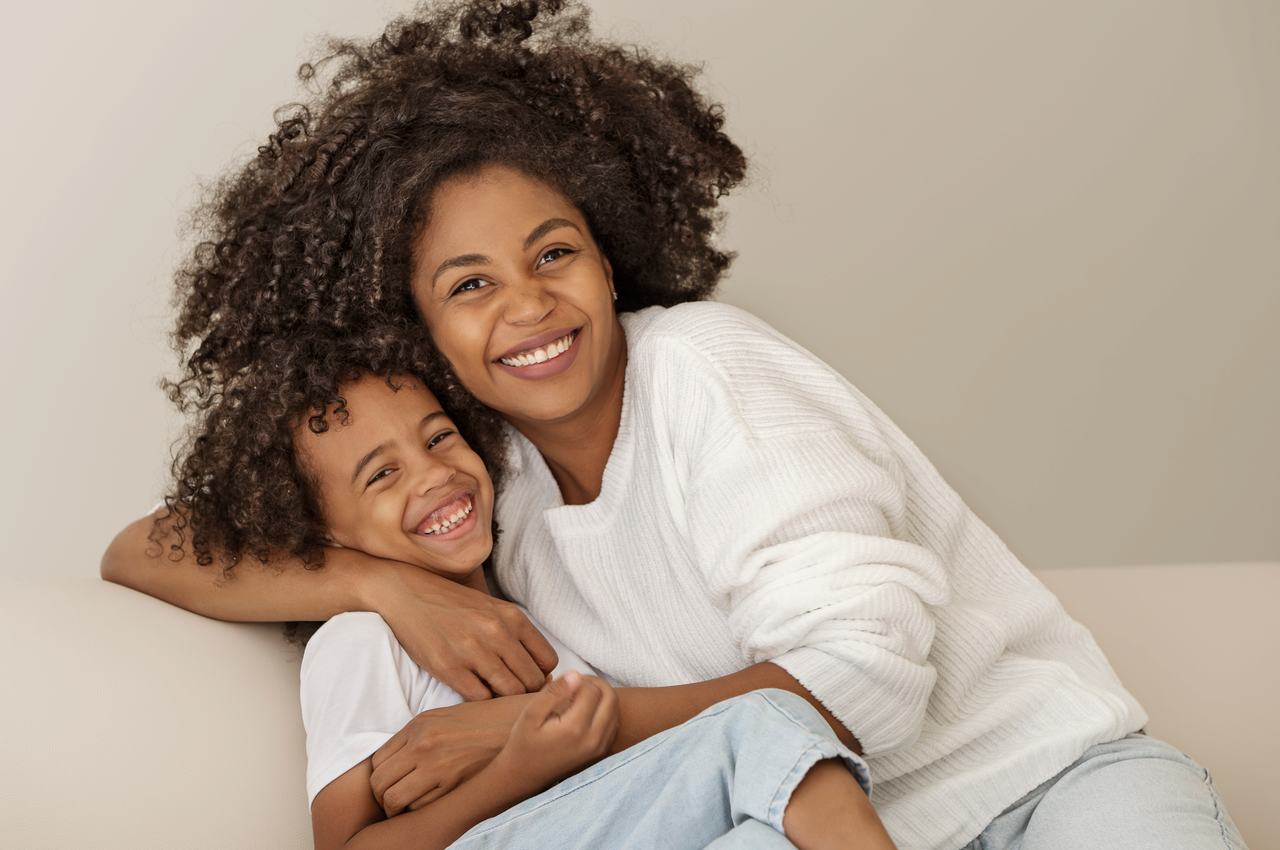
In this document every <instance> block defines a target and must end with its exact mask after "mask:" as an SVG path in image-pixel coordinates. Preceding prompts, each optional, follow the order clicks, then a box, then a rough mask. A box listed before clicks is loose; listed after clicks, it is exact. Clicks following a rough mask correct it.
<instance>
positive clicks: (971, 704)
mask: <svg viewBox="0 0 1280 850" xmlns="http://www.w3.org/2000/svg"><path fill="white" fill-rule="evenodd" d="M622 323H623V327H624V329H625V331H626V337H627V351H628V357H629V360H628V364H627V370H626V385H625V393H624V397H623V407H622V422H621V426H620V428H619V431H618V438H617V442H616V443H615V445H614V448H613V452H612V454H611V455H610V457H609V462H608V465H607V466H606V468H605V471H604V481H603V485H602V488H601V492H600V496H599V498H597V499H596V500H595V501H594V502H591V503H590V504H586V505H565V504H564V503H563V501H562V499H561V497H560V493H559V490H558V488H557V486H556V483H555V480H554V479H553V478H552V476H551V473H550V471H549V470H548V469H547V466H546V464H545V462H544V461H543V460H542V458H541V456H540V455H539V454H538V453H537V451H536V450H535V449H534V448H533V446H532V445H531V444H530V443H529V442H528V441H527V440H525V439H524V438H523V437H521V436H520V435H519V434H517V433H516V432H515V431H514V430H512V431H511V450H510V453H509V464H510V466H509V473H508V475H509V477H508V479H507V483H506V485H505V487H504V489H503V492H502V494H501V495H500V497H499V499H498V503H497V511H498V519H499V523H500V525H501V527H502V528H503V535H502V537H501V540H500V545H499V548H498V551H497V557H496V565H497V577H498V580H499V582H500V583H501V585H502V587H503V589H504V590H505V591H506V593H507V594H508V595H510V596H511V597H512V598H513V599H515V600H517V601H519V602H521V603H523V604H525V605H526V606H528V608H529V609H530V610H531V611H532V612H533V614H534V615H535V616H536V617H537V618H538V619H540V620H541V621H542V622H543V623H545V624H546V627H547V628H548V629H550V630H551V631H552V632H553V633H554V634H555V635H556V636H558V637H559V638H560V639H562V640H563V641H564V642H565V643H567V644H568V645H569V646H571V647H573V648H574V649H575V650H577V651H578V653H579V654H580V655H582V657H583V658H584V659H586V661H587V662H588V663H590V664H591V665H592V666H594V667H595V668H596V669H598V670H600V671H602V673H603V674H604V675H606V676H607V677H608V678H609V679H610V680H611V681H613V682H614V683H615V684H618V685H623V686H656V685H674V684H682V683H687V682H693V681H700V680H705V679H711V678H715V677H718V676H723V675H727V674H729V673H732V672H734V671H737V670H740V669H742V668H743V667H745V666H747V665H749V664H752V663H756V662H760V661H768V660H772V661H774V662H775V663H777V664H779V665H781V666H782V667H783V668H784V669H786V670H787V671H788V672H790V673H791V675H793V676H795V678H796V679H798V680H799V681H800V682H801V683H802V684H803V685H804V686H805V687H806V688H808V689H809V690H810V691H811V692H812V693H813V694H814V695H815V696H817V698H818V699H819V700H821V701H822V703H823V704H824V705H826V706H827V708H828V709H830V710H831V711H832V712H833V713H834V714H835V715H836V716H837V717H838V718H840V720H841V721H843V722H844V724H845V725H846V726H848V728H849V729H850V730H851V731H853V733H854V734H855V735H857V737H858V739H859V740H860V741H861V742H862V745H863V747H864V749H865V751H866V753H867V756H868V760H869V763H870V765H871V771H872V781H873V782H874V783H875V790H874V795H873V798H872V799H873V802H874V803H875V805H876V808H877V809H878V811H879V812H880V815H881V817H882V818H883V819H884V821H885V824H886V826H887V827H888V829H889V832H890V834H891V835H892V836H893V838H894V840H895V841H896V842H897V844H898V846H899V847H900V848H901V850H926V848H928V850H948V848H958V847H960V846H962V845H963V844H965V843H967V842H969V841H971V840H972V839H973V838H974V837H976V836H977V835H978V833H980V832H981V831H982V829H983V828H984V827H985V826H986V825H987V824H988V823H989V822H990V821H991V820H992V818H994V817H995V816H996V815H997V814H999V813H1000V812H1001V811H1002V810H1004V809H1005V808H1006V807H1008V806H1009V805H1010V804H1011V803H1013V802H1014V801H1015V800H1017V799H1018V798H1019V797H1021V796H1022V795H1023V794H1025V793H1026V792H1027V791H1029V790H1031V789H1032V788H1034V787H1035V786H1036V785H1038V784H1039V783H1041V782H1042V781H1044V780H1045V779H1047V778H1049V777H1050V776H1052V775H1053V774H1055V773H1057V772H1058V771H1059V770H1061V769H1062V768H1064V767H1066V766H1067V765H1068V764H1070V763H1071V762H1073V761H1074V760H1075V759H1076V758H1078V757H1079V756H1080V754H1081V753H1083V752H1084V750H1085V749H1087V748H1088V747H1090V746H1091V745H1093V744H1096V743H1100V742H1103V741H1110V740H1113V739H1115V738H1119V737H1121V736H1123V735H1124V734H1125V733H1127V732H1131V731H1133V730H1135V729H1138V728H1139V727H1141V726H1142V725H1143V724H1144V723H1145V722H1146V714H1145V712H1144V711H1143V709H1142V707H1141V706H1140V705H1138V703H1137V701H1136V700H1134V698H1133V697H1132V696H1131V695H1130V694H1129V693H1128V692H1126V691H1125V689H1124V688H1123V687H1122V686H1121V684H1120V682H1119V681H1118V680H1117V679H1116V676H1115V674H1114V672H1113V671H1112V670H1111V667H1110V665H1109V664H1108V663H1107V660H1106V658H1105V657H1104V656H1103V654H1102V652H1101V651H1100V650H1099V649H1098V646H1097V644H1096V643H1095V642H1094V641H1093V638H1092V637H1091V636H1090V634H1089V632H1088V631H1087V630H1086V629H1085V628H1084V627H1083V626H1081V625H1080V624H1079V623H1077V622H1075V621H1074V620H1072V619H1071V618H1070V617H1069V616H1068V615H1067V614H1066V612H1065V611H1064V610H1063V608H1062V606H1061V604H1060V603H1059V602H1058V600H1057V598H1056V597H1055V596H1054V595H1053V594H1052V593H1050V592H1049V591H1048V590H1047V589H1046V588H1045V587H1044V585H1042V584H1041V583H1040V582H1039V581H1038V580H1037V579H1036V578H1035V577H1034V576H1033V575H1032V574H1031V573H1030V572H1028V571H1027V569H1026V568H1025V567H1024V566H1023V565H1022V564H1021V563H1020V562H1019V561H1018V559H1017V558H1016V557H1015V556H1014V555H1013V553H1012V552H1010V551H1009V549H1008V548H1007V547H1006V546H1005V545H1004V543H1003V542H1002V541H1001V540H1000V539H999V538H998V537H997V536H996V534H995V533H994V532H993V531H991V529H990V528H988V527H987V525H986V524H984V523H983V522H982V521H981V520H980V519H979V518H978V517H977V516H975V515H974V513H973V511H971V510H970V509H969V508H968V507H967V506H966V505H965V504H964V502H963V501H962V500H961V499H960V497H959V496H958V495H957V494H956V493H955V491H954V490H952V489H951V487H950V486H948V485H947V483H946V482H945V481H944V480H943V479H942V476H941V475H939V473H938V471H937V470H936V469H935V468H934V466H933V465H932V464H931V463H930V462H929V461H928V459H927V458H925V456H924V455H923V454H922V453H921V452H920V450H919V449H918V448H916V446H915V444H914V443H912V442H911V440H910V439H908V438H907V437H906V435H904V434H903V433H902V431H900V430H899V429H898V427H897V426H896V425H894V424H893V422H891V421H890V420H889V418H888V417H887V416H885V414H884V413H883V412H881V410H880V409H879V408H878V407H876V405H875V404H873V403H872V402H871V401H870V400H869V399H868V398H867V397H866V396H864V395H863V394H862V393H861V392H860V391H859V390H858V389H857V388H856V387H854V386H852V385H851V384H850V383H849V382H848V381H846V380H845V379H844V378H842V377H841V376H840V375H839V374H838V373H836V372H835V371H834V370H833V369H831V367H829V366H827V365H826V364H824V363H823V362H821V361H820V360H818V359H817V358H816V357H814V356H813V355H812V354H810V353H809V352H807V351H805V350H804V349H803V348H801V347H800V346H798V345H796V344H795V343H794V342H792V341H790V340H788V339H786V338H785V337H783V336H782V335H781V334H779V333H778V332H777V331H775V330H773V329H772V328H770V327H769V326H768V325H766V324H765V323H764V322H762V321H760V320H759V319H757V318H755V317H753V316H751V315H749V314H747V313H745V312H743V311H741V310H738V309H736V308H734V307H730V306H728V305H725V304H718V303H710V302H702V303H693V304H684V305H680V306H677V307H673V308H670V309H664V308H658V307H654V308H649V309H646V310H642V311H639V312H637V313H629V314H623V316H622ZM1081 814H1082V816H1087V813H1081Z"/></svg>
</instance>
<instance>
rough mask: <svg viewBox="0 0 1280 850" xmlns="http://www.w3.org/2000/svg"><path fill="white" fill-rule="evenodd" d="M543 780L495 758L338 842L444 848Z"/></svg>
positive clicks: (390, 849) (352, 847)
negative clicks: (444, 790)
mask: <svg viewBox="0 0 1280 850" xmlns="http://www.w3.org/2000/svg"><path fill="white" fill-rule="evenodd" d="M544 784H546V783H543V782H541V781H539V780H538V779H537V778H536V777H535V776H531V775H529V774H528V773H526V772H523V771H517V770H513V769H512V768H510V767H509V766H508V765H505V764H504V763H503V762H502V761H501V759H495V760H494V761H492V762H490V763H489V764H488V765H487V766H486V767H485V768H484V769H483V770H481V771H480V772H479V773H477V774H476V775H475V776H473V777H472V778H471V779H469V780H468V781H466V782H464V783H462V784H461V785H459V786H458V787H457V788H455V789H454V790H453V791H451V792H449V793H448V794H446V795H444V796H443V797H441V798H440V799H438V800H436V801H435V802H432V803H428V804H427V805H425V806H423V807H422V808H421V809H418V810H416V811H411V812H405V813H404V814H400V815H396V816H395V817H393V818H390V819H388V820H384V821H380V822H378V823H375V824H371V825H369V826H367V827H365V828H364V829H362V830H360V832H358V833H356V834H355V835H354V836H352V837H351V839H350V840H349V841H348V842H347V843H346V844H345V845H344V847H346V848H349V850H374V849H375V848H377V850H394V849H395V848H401V847H412V848H417V850H436V848H445V847H448V846H449V845H450V844H452V843H453V842H454V841H456V840H457V839H458V838H459V837H460V836H461V835H462V834H463V833H465V832H466V831H467V830H469V829H471V827H473V826H475V825H476V824H478V823H480V822H481V821H483V820H485V819H487V818H491V817H493V816H494V815H497V814H499V813H501V812H503V811H506V810H507V809H509V808H511V807H512V806H514V805H515V804H516V803H519V802H520V801H522V800H525V799H527V798H528V797H531V796H533V795H534V794H537V793H538V792H540V791H541V790H542V786H543V785H544Z"/></svg>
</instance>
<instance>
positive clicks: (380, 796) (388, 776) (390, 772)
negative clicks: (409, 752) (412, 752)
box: [369, 750, 421, 811]
mask: <svg viewBox="0 0 1280 850" xmlns="http://www.w3.org/2000/svg"><path fill="white" fill-rule="evenodd" d="M416 767H417V765H415V764H414V763H413V761H412V759H409V758H407V757H406V754H405V753H404V751H403V750H401V751H399V752H397V753H396V754H395V755H393V756H391V757H390V758H388V759H386V760H384V761H383V762H382V764H381V765H379V766H378V767H375V768H374V769H373V773H372V774H370V776H369V790H371V791H373V798H374V799H375V800H377V801H378V805H379V806H382V808H383V810H384V811H385V810H386V808H387V802H386V796H387V792H388V791H390V790H391V789H392V788H394V787H395V785H396V783H398V782H400V781H401V780H403V779H404V778H405V777H406V776H408V775H409V774H410V773H413V771H414V769H415V768H416ZM419 796H421V795H420V794H417V795H414V796H413V797H410V798H409V801H412V800H416V799H417V798H418V797H419Z"/></svg>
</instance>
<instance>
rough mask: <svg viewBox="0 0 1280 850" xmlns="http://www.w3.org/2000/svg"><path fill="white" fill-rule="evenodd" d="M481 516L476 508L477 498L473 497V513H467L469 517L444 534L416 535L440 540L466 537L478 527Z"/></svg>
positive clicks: (426, 538)
mask: <svg viewBox="0 0 1280 850" xmlns="http://www.w3.org/2000/svg"><path fill="white" fill-rule="evenodd" d="M479 516H480V511H479V510H477V509H476V504H475V499H474V498H473V499H472V500H471V513H469V514H467V518H466V519H464V520H463V521H462V522H460V523H458V524H457V525H455V526H454V527H453V528H451V529H449V530H448V531H446V532H444V533H443V534H441V533H439V532H437V533H435V534H417V535H416V536H417V537H421V538H423V539H425V540H438V541H449V540H456V539H458V538H459V537H466V536H467V535H468V534H470V533H471V530H472V529H473V528H475V527H476V523H478V522H479V521H480V520H479Z"/></svg>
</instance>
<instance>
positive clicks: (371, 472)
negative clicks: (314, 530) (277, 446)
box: [294, 375, 493, 590]
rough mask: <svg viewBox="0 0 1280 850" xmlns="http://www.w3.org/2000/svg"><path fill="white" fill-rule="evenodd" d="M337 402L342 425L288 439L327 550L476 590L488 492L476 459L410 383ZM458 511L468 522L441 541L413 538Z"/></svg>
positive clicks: (372, 383)
mask: <svg viewBox="0 0 1280 850" xmlns="http://www.w3.org/2000/svg"><path fill="white" fill-rule="evenodd" d="M342 394H343V397H344V398H345V399H346V406H347V409H348V411H349V413H348V416H347V419H346V422H345V424H343V425H342V426H340V427H337V428H331V429H329V430H328V431H325V432H323V433H315V432H313V431H312V430H311V429H309V428H306V427H299V428H297V429H296V432H295V437H294V439H295V442H294V445H295V451H296V452H297V456H298V460H299V462H300V464H301V466H302V467H303V469H304V470H306V472H307V473H309V474H310V476H311V478H312V480H314V481H315V482H316V484H315V491H316V492H315V495H316V497H317V500H318V501H319V503H320V506H321V511H322V512H323V516H324V520H325V526H326V527H327V529H328V533H329V538H330V540H331V541H332V542H334V543H336V544H338V545H340V546H342V547H344V548H348V549H359V550H361V551H363V552H365V553H367V554H369V555H373V556H374V557H378V558H383V559H385V560H389V561H400V562H401V563H406V564H413V565H416V566H420V567H422V568H423V569H425V570H429V571H431V572H434V573H436V574H437V575H441V576H444V577H446V578H450V579H453V580H454V581H457V582H460V583H462V584H466V585H468V586H470V587H474V588H476V589H478V590H484V577H483V575H482V574H481V570H480V565H481V564H483V563H484V561H485V559H486V558H488V557H489V552H490V550H491V549H492V548H493V532H492V529H493V485H492V484H491V483H490V481H489V475H488V473H487V472H486V471H485V468H484V463H483V462H482V461H481V460H480V457H479V455H477V454H476V453H475V452H474V451H472V450H471V447H470V446H468V445H467V443H466V441H465V440H464V439H463V438H462V436H461V435H460V434H459V433H458V430H457V428H456V426H454V424H453V422H452V421H451V420H450V419H449V417H448V415H447V414H446V413H445V412H444V410H443V408H441V406H440V402H438V401H437V400H436V398H435V396H433V395H432V394H431V392H430V391H429V390H427V389H426V387H424V386H423V385H422V384H421V383H420V382H419V381H417V380H416V379H414V378H409V377H405V378H402V379H401V383H400V389H399V390H392V389H391V388H390V387H388V386H387V383H386V381H383V380H381V379H379V378H377V377H375V376H373V375H364V376H362V377H360V378H359V379H357V380H356V381H353V382H352V383H349V384H347V385H345V386H344V387H343V388H342ZM467 503H469V504H470V506H471V512H470V514H469V515H468V516H467V518H466V520H465V522H462V523H460V524H459V525H457V526H456V527H455V528H454V529H453V530H452V531H451V532H450V533H449V534H448V535H447V536H442V535H441V534H438V533H437V534H428V533H420V532H419V526H421V525H426V523H427V522H428V517H429V516H430V515H431V514H432V512H433V511H436V510H437V509H440V508H444V509H446V510H447V509H448V507H447V506H449V505H450V504H453V505H459V506H461V505H465V504H467ZM423 531H426V529H423Z"/></svg>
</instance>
